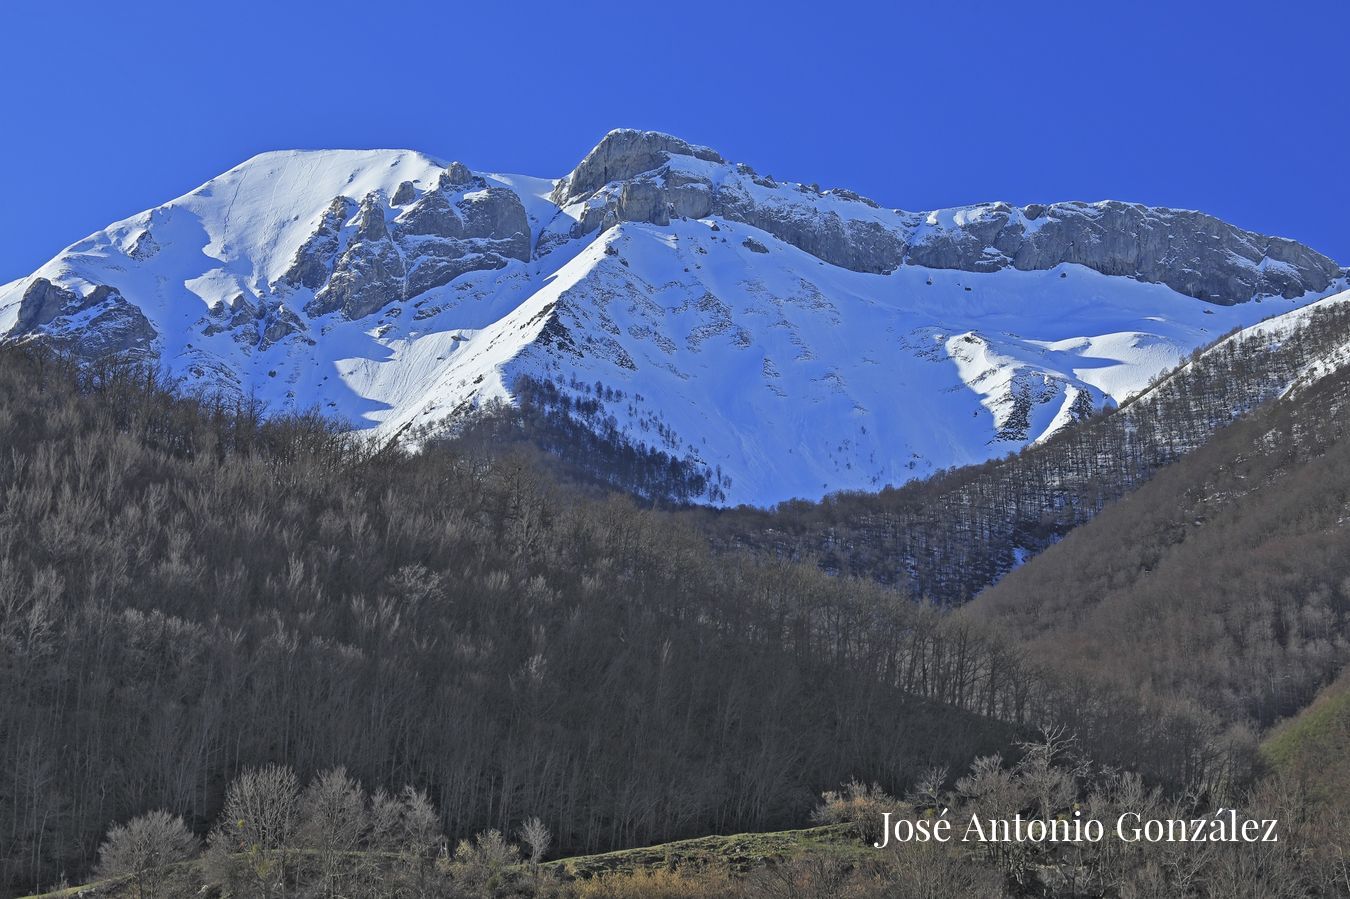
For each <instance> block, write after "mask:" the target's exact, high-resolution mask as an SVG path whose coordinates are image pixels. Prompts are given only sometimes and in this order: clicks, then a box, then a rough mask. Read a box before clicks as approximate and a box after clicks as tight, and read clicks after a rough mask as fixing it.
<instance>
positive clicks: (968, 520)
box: [695, 296, 1350, 605]
mask: <svg viewBox="0 0 1350 899" xmlns="http://www.w3.org/2000/svg"><path fill="white" fill-rule="evenodd" d="M1344 299H1345V298H1344V296H1342V297H1340V298H1338V299H1333V300H1328V301H1326V302H1324V303H1321V304H1318V306H1316V307H1313V308H1311V309H1309V310H1307V311H1306V312H1301V313H1295V314H1294V315H1292V316H1289V317H1287V318H1289V319H1291V320H1290V321H1289V322H1288V324H1287V325H1280V324H1278V323H1279V322H1280V321H1281V319H1275V320H1273V321H1272V323H1271V324H1270V325H1268V326H1262V327H1259V328H1252V329H1248V330H1247V331H1244V332H1241V333H1239V334H1235V335H1233V336H1232V337H1231V338H1229V339H1227V340H1223V341H1220V342H1218V343H1217V344H1216V345H1215V346H1213V347H1212V348H1210V349H1208V350H1206V351H1203V352H1199V353H1197V354H1195V356H1194V358H1193V359H1192V360H1191V361H1190V362H1189V363H1188V364H1186V365H1184V366H1182V367H1180V368H1179V369H1178V370H1177V371H1175V372H1173V373H1172V374H1171V375H1169V376H1167V377H1165V378H1163V379H1161V380H1160V381H1159V382H1158V383H1157V384H1156V385H1154V387H1152V388H1151V389H1150V390H1149V391H1147V392H1146V393H1145V394H1143V395H1142V396H1141V397H1140V398H1139V399H1137V400H1136V401H1134V402H1131V403H1128V404H1126V405H1125V406H1124V407H1122V408H1121V409H1120V410H1119V411H1116V412H1113V413H1110V414H1102V415H1097V416H1096V417H1094V418H1092V419H1091V420H1090V421H1088V422H1087V423H1085V424H1083V425H1080V426H1078V427H1075V428H1070V429H1067V430H1065V431H1063V432H1061V433H1060V434H1057V435H1056V436H1054V437H1053V438H1051V439H1050V440H1048V441H1046V442H1045V443H1043V444H1039V445H1035V446H1032V447H1029V448H1027V449H1026V450H1023V451H1022V452H1020V453H1018V454H1016V455H1013V456H1009V457H1006V458H1004V459H1001V460H996V461H992V462H988V463H986V464H984V465H979V466H970V467H966V468H958V469H953V470H950V471H946V472H942V473H940V474H938V475H936V476H934V477H932V478H929V479H926V480H922V481H915V482H911V483H909V484H906V485H905V486H903V487H900V488H898V489H890V488H888V489H885V490H882V491H880V492H879V493H840V494H836V495H834V496H831V497H827V498H826V499H824V500H822V501H820V502H818V503H812V502H804V501H803V502H791V503H783V504H780V505H779V506H777V507H776V508H774V509H772V510H758V509H750V508H740V509H735V510H730V511H725V512H713V511H700V512H698V513H695V514H696V515H697V516H698V517H699V519H700V520H701V523H702V524H704V525H705V526H706V527H707V528H708V529H709V530H711V532H712V533H713V534H714V535H715V536H714V539H715V540H716V542H717V544H718V545H719V546H721V547H724V548H737V547H743V548H748V549H750V550H752V551H754V552H757V553H759V554H763V555H768V556H771V557H775V558H789V559H795V560H801V561H806V562H809V563H812V564H815V565H817V566H819V567H820V568H821V569H822V570H825V571H827V572H831V573H838V574H845V575H856V576H859V577H865V578H871V579H874V580H877V581H880V582H881V583H884V584H887V585H890V586H893V587H895V588H896V589H898V590H899V591H900V592H902V593H904V594H906V595H908V596H911V597H913V598H916V599H925V600H931V601H935V602H938V603H941V604H944V605H955V604H959V603H962V602H965V601H966V600H968V599H970V598H971V597H973V596H974V595H975V594H976V593H978V592H979V591H980V590H981V589H983V588H984V587H986V586H988V585H989V584H991V583H993V582H994V581H995V580H997V579H998V578H999V577H1001V576H1002V575H1003V574H1005V573H1006V572H1008V571H1010V570H1012V569H1013V568H1014V567H1015V566H1016V565H1017V563H1018V562H1019V560H1021V559H1024V558H1025V557H1027V556H1029V555H1032V554H1034V553H1036V552H1039V551H1041V550H1043V549H1045V548H1046V547H1047V546H1049V545H1051V544H1052V543H1054V542H1055V541H1056V540H1058V539H1059V538H1060V537H1062V536H1063V535H1064V534H1066V533H1068V532H1069V531H1070V530H1071V529H1073V528H1075V527H1077V526H1078V525H1080V524H1082V523H1083V522H1085V521H1088V520H1090V519H1091V518H1092V517H1093V516H1094V515H1096V514H1097V513H1098V512H1100V511H1101V510H1102V508H1103V507H1105V506H1106V504H1108V503H1109V502H1111V501H1112V500H1114V499H1117V498H1119V497H1121V496H1124V495H1125V494H1126V493H1128V492H1129V491H1130V490H1132V489H1133V488H1135V487H1137V486H1138V485H1140V484H1141V483H1143V482H1144V481H1146V480H1147V479H1148V478H1149V477H1151V476H1152V475H1153V474H1154V473H1155V472H1157V471H1158V470H1160V469H1161V468H1163V467H1164V466H1167V465H1169V464H1171V463H1172V462H1175V461H1176V460H1177V459H1179V458H1181V457H1183V456H1184V455H1185V454H1186V453H1188V452H1190V451H1192V450H1194V449H1195V448H1196V447H1198V446H1200V445H1202V444H1203V443H1204V442H1205V441H1206V440H1208V439H1209V437H1210V436H1211V435H1213V434H1214V433H1215V431H1216V430H1218V429H1219V428H1220V427H1222V426H1224V425H1226V424H1228V423H1229V422H1232V421H1233V420H1234V419H1236V418H1238V417H1239V416H1241V415H1242V414H1243V413H1245V412H1247V411H1249V410H1251V409H1253V408H1255V407H1256V406H1258V405H1259V404H1261V403H1263V402H1265V401H1267V400H1270V399H1272V398H1274V397H1276V396H1278V395H1280V394H1281V393H1282V392H1283V391H1284V390H1285V389H1286V388H1288V387H1289V386H1290V385H1291V384H1294V383H1295V382H1298V381H1300V379H1304V380H1306V379H1310V378H1312V377H1315V376H1317V375H1320V374H1323V373H1325V372H1326V371H1328V370H1330V369H1331V368H1332V367H1333V366H1332V364H1331V363H1333V362H1334V361H1335V360H1337V359H1341V358H1342V357H1343V356H1344V353H1345V348H1346V347H1347V346H1350V303H1346V302H1344Z"/></svg>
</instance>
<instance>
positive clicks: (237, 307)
mask: <svg viewBox="0 0 1350 899" xmlns="http://www.w3.org/2000/svg"><path fill="white" fill-rule="evenodd" d="M261 314H262V308H261V307H260V306H259V305H258V304H256V303H254V302H253V301H251V300H250V299H249V298H248V297H246V296H244V295H243V294H242V293H241V294H239V295H238V296H236V297H235V298H234V299H233V300H231V301H230V304H229V305H228V306H227V305H225V304H224V303H217V304H216V305H215V306H213V307H211V311H210V312H209V313H207V319H206V323H205V324H204V325H203V326H202V334H204V335H205V336H207V337H214V336H215V335H216V334H221V333H224V332H226V331H232V332H234V333H235V334H236V339H238V338H237V335H239V334H240V333H241V331H242V330H243V329H247V331H248V333H247V335H246V339H245V340H243V341H241V342H244V343H249V344H252V343H253V338H254V337H255V336H256V335H255V334H254V329H255V328H256V325H255V322H256V321H257V320H258V317H259V316H260V315H261Z"/></svg>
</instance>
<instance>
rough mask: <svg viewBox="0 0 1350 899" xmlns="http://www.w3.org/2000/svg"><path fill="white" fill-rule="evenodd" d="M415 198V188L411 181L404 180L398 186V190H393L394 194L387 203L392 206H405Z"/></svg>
mask: <svg viewBox="0 0 1350 899" xmlns="http://www.w3.org/2000/svg"><path fill="white" fill-rule="evenodd" d="M416 198H417V188H416V187H414V186H413V183H412V182H411V181H404V182H403V183H402V184H400V185H399V186H398V190H396V191H394V195H393V197H391V198H390V199H389V203H390V205H392V206H407V205H408V204H409V203H411V202H412V201H413V200H415V199H416Z"/></svg>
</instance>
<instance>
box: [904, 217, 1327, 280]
mask: <svg viewBox="0 0 1350 899" xmlns="http://www.w3.org/2000/svg"><path fill="white" fill-rule="evenodd" d="M941 218H942V214H941V213H933V214H931V215H930V216H929V217H928V219H927V221H926V222H925V223H924V224H923V225H922V226H920V227H919V228H918V229H916V231H915V232H914V234H913V235H912V238H911V241H910V245H909V247H908V251H907V253H906V256H905V261H906V262H908V263H911V264H914V265H923V266H927V267H929V268H955V269H962V270H965V271H997V270H998V269H1001V268H1006V267H1009V266H1012V267H1014V268H1018V269H1022V270H1042V269H1049V268H1053V267H1055V266H1057V265H1060V264H1062V263H1074V264H1077V265H1083V266H1086V267H1088V268H1091V269H1094V270H1096V271H1099V272H1101V273H1102V274H1105V275H1122V276H1125V277H1129V278H1135V279H1137V280H1140V281H1147V282H1151V283H1158V284H1166V285H1167V286H1168V287H1171V288H1172V289H1173V290H1175V291H1177V292H1178V293H1183V294H1186V295H1187V296H1192V297H1197V298H1199V299H1202V300H1208V301H1210V302H1213V303H1220V304H1223V305H1231V304H1233V303H1241V302H1246V301H1247V300H1250V299H1252V298H1253V297H1259V296H1283V297H1286V298H1293V297H1298V296H1302V295H1303V294H1305V293H1307V292H1308V291H1320V290H1325V289H1326V288H1327V286H1328V285H1330V283H1331V282H1332V281H1333V280H1334V279H1336V278H1337V277H1339V275H1340V267H1339V266H1337V265H1336V263H1334V262H1333V261H1332V260H1330V259H1328V258H1327V257H1325V256H1323V255H1321V254H1320V253H1317V252H1315V251H1313V250H1310V249H1308V248H1307V247H1305V246H1303V245H1302V244H1299V243H1297V242H1295V241H1292V240H1286V239H1284V238H1279V237H1266V236H1264V235H1260V234H1255V233H1253V232H1251V231H1243V230H1242V229H1240V228H1236V227H1234V226H1232V225H1230V224H1228V223H1226V222H1223V221H1221V220H1219V219H1216V218H1214V217H1213V216H1210V215H1205V214H1204V213H1201V212H1191V211H1186V210H1175V209H1163V208H1150V207H1147V206H1140V205H1137V204H1131V203H1120V202H1110V201H1108V202H1103V203H1057V204H1054V205H1051V206H1027V207H1024V208H1022V209H1014V208H1013V207H1011V206H1009V205H1008V204H1006V203H993V204H989V205H987V206H982V207H974V208H972V209H968V210H963V211H962V214H961V215H960V216H959V217H958V220H957V221H954V222H952V223H946V224H944V223H943V222H942V221H941Z"/></svg>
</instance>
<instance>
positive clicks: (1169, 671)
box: [967, 370, 1350, 765]
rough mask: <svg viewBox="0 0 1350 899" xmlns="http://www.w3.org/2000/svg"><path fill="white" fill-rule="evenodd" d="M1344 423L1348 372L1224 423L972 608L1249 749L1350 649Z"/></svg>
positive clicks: (1072, 671) (1063, 662) (1331, 760)
mask: <svg viewBox="0 0 1350 899" xmlns="http://www.w3.org/2000/svg"><path fill="white" fill-rule="evenodd" d="M1347 435H1350V371H1344V370H1342V371H1340V372H1337V373H1335V374H1334V375H1331V376H1329V377H1326V378H1325V379H1323V380H1321V381H1320V382H1318V383H1316V384H1314V385H1313V386H1311V387H1309V388H1307V389H1306V390H1303V391H1300V392H1299V393H1297V394H1296V395H1295V396H1292V397H1290V398H1287V399H1284V400H1281V401H1279V402H1276V403H1272V404H1269V405H1268V406H1265V407H1263V408H1262V409H1260V410H1258V411H1257V412H1256V413H1255V414H1253V415H1251V416H1250V417H1248V418H1245V419H1242V420H1240V421H1238V422H1236V423H1234V424H1232V425H1230V426H1229V427H1227V428H1225V429H1223V430H1222V431H1220V432H1219V433H1218V434H1217V435H1216V436H1215V437H1214V438H1213V439H1212V440H1211V441H1210V442H1209V443H1207V444H1206V445H1205V446H1203V447H1201V448H1200V449H1199V450H1197V451H1196V452H1194V453H1193V454H1192V455H1190V456H1188V457H1187V458H1185V459H1183V460H1182V461H1180V462H1178V463H1177V464H1175V465H1172V466H1170V467H1168V468H1166V469H1164V470H1162V471H1161V472H1159V473H1158V474H1157V475H1156V476H1155V477H1154V479H1153V480H1152V481H1150V482H1149V483H1148V484H1146V485H1145V486H1143V487H1142V488H1140V489H1139V490H1137V491H1135V492H1134V493H1132V494H1131V495H1129V496H1128V497H1126V498H1124V499H1123V500H1121V501H1120V502H1118V503H1115V504H1114V505H1112V506H1111V507H1110V508H1108V509H1107V510H1106V511H1105V512H1103V513H1102V514H1101V515H1100V516H1098V517H1097V518H1096V519H1094V520H1093V521H1091V522H1089V523H1088V524H1086V525H1084V526H1083V527H1081V528H1078V529H1076V530H1075V531H1074V532H1072V533H1071V534H1069V535H1068V536H1067V537H1066V538H1064V540H1062V541H1061V542H1060V543H1058V544H1057V545H1055V546H1053V547H1051V548H1050V549H1049V550H1047V551H1046V552H1045V553H1044V554H1042V555H1041V556H1039V557H1038V558H1036V559H1035V560H1033V561H1032V562H1030V563H1029V564H1027V565H1026V566H1024V567H1023V568H1021V569H1019V570H1017V571H1014V572H1012V573H1011V574H1009V575H1008V576H1007V577H1006V578H1004V579H1003V580H1001V581H1000V582H999V583H998V584H997V585H995V586H994V587H992V588H991V589H989V590H987V591H985V592H984V593H983V594H982V595H981V596H980V597H979V598H978V599H976V601H975V602H974V603H972V604H971V605H970V606H968V607H967V611H968V612H969V613H970V614H973V615H976V616H978V617H980V618H981V619H982V620H985V621H990V622H995V623H997V625H998V626H999V627H1000V628H1001V629H1004V630H1007V631H1009V632H1011V633H1013V634H1015V635H1017V636H1018V637H1019V638H1020V639H1022V640H1024V641H1025V645H1026V646H1027V649H1028V652H1029V653H1031V654H1032V655H1036V656H1039V657H1041V658H1045V659H1050V660H1053V661H1052V664H1053V665H1054V666H1055V667H1056V668H1057V669H1059V670H1060V671H1061V672H1062V673H1063V674H1064V675H1066V676H1071V677H1074V678H1080V679H1082V680H1083V681H1085V682H1086V683H1088V684H1093V685H1098V686H1100V685H1101V684H1111V685H1112V689H1117V690H1120V691H1122V692H1123V693H1126V694H1128V695H1131V696H1138V697H1142V698H1144V699H1145V701H1151V702H1156V703H1157V704H1158V705H1159V707H1160V708H1171V709H1174V710H1177V711H1178V712H1180V711H1181V710H1184V709H1189V710H1190V711H1189V712H1188V713H1187V714H1190V715H1192V716H1194V720H1195V721H1196V722H1197V724H1199V722H1203V721H1206V720H1208V721H1209V722H1210V724H1209V726H1210V728H1211V729H1212V730H1213V731H1214V732H1216V733H1219V732H1225V733H1227V734H1228V739H1229V740H1230V742H1231V745H1232V746H1233V748H1234V750H1235V751H1239V752H1240V750H1239V747H1241V746H1242V745H1246V746H1247V747H1248V750H1247V751H1248V752H1253V751H1254V750H1255V741H1256V734H1257V733H1259V732H1260V731H1261V730H1264V729H1265V728H1268V727H1269V726H1271V725H1273V724H1275V723H1276V722H1277V721H1278V720H1279V719H1280V718H1282V717H1285V716H1289V715H1293V714H1294V713H1296V712H1298V711H1299V710H1300V709H1301V708H1303V707H1304V706H1305V705H1307V704H1308V703H1309V702H1310V701H1311V700H1312V698H1313V697H1314V695H1315V694H1316V693H1317V691H1318V690H1319V688H1321V687H1323V686H1325V685H1327V684H1329V683H1330V682H1331V681H1333V680H1334V679H1335V678H1336V677H1337V675H1338V674H1339V673H1340V672H1342V671H1343V670H1344V669H1345V666H1346V663H1347V662H1350V530H1347V521H1350V441H1348V440H1347V439H1346V437H1347ZM1149 697H1155V698H1156V699H1149ZM1084 708H1090V705H1085V706H1084ZM1065 712H1066V714H1067V715H1068V717H1069V719H1072V717H1073V713H1072V711H1071V710H1070V707H1069V706H1068V705H1066V706H1065ZM1132 739H1133V737H1132V735H1128V734H1123V735H1122V740H1124V741H1126V742H1129V741H1131V740H1132ZM1344 761H1345V760H1344V758H1342V757H1339V756H1336V757H1328V758H1325V759H1323V760H1322V764H1324V765H1333V764H1342V765H1343V764H1344Z"/></svg>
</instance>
